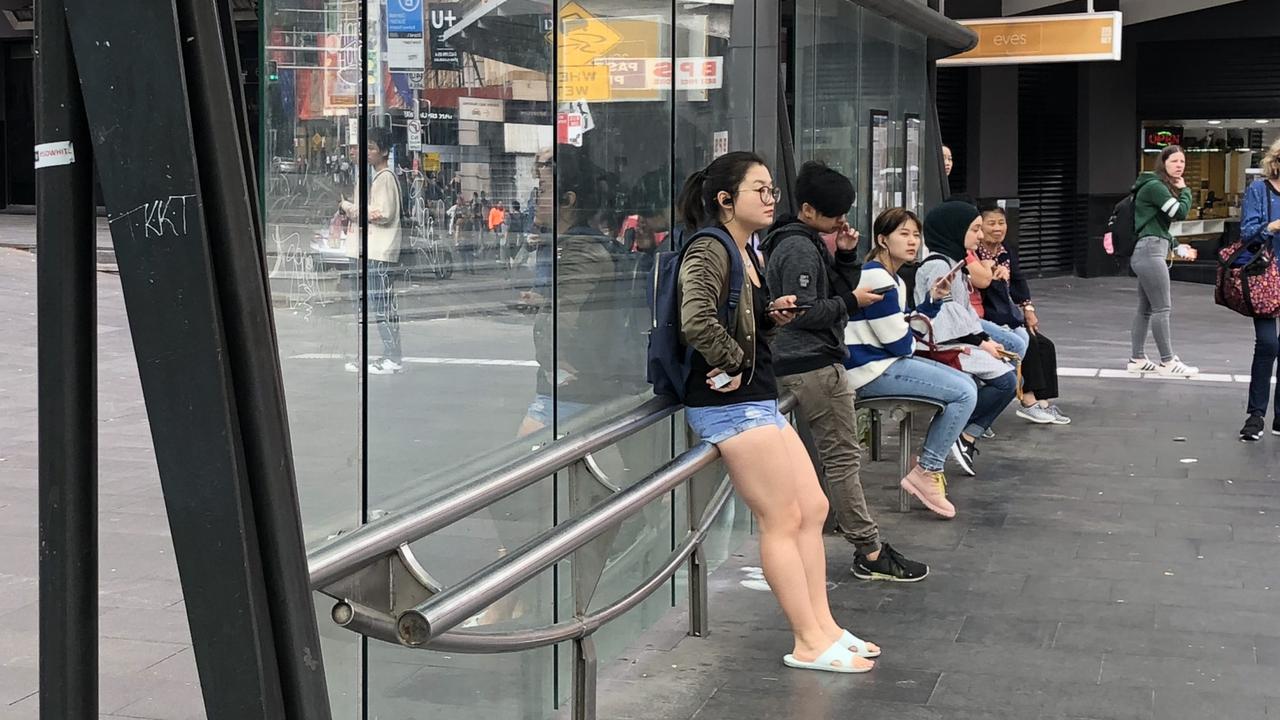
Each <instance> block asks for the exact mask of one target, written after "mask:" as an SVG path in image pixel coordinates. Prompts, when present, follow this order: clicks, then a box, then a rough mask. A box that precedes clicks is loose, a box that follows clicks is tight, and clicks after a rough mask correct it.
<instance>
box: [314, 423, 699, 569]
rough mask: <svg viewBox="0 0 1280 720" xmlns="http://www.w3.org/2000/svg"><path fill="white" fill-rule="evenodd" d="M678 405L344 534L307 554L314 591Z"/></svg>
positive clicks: (553, 448)
mask: <svg viewBox="0 0 1280 720" xmlns="http://www.w3.org/2000/svg"><path fill="white" fill-rule="evenodd" d="M678 409H679V406H678V405H676V404H674V403H672V402H671V401H670V400H669V399H667V398H663V397H655V398H652V399H650V400H648V401H647V402H645V403H644V404H642V405H640V406H639V407H637V408H635V409H634V410H632V411H630V412H627V413H624V414H622V415H620V416H618V417H617V418H615V419H614V420H612V421H610V422H608V423H606V424H604V425H603V426H601V427H599V428H597V429H595V430H593V431H591V432H588V433H584V434H582V435H579V436H576V437H569V438H565V439H563V440H560V441H557V442H556V443H554V444H552V445H550V446H548V447H546V448H544V449H542V450H539V451H538V452H536V453H534V454H532V455H530V456H529V457H527V458H524V459H522V460H520V461H519V462H517V463H513V464H511V465H508V466H507V467H504V468H499V469H497V470H494V471H492V472H490V473H488V474H487V475H484V476H482V477H481V478H480V479H479V480H477V481H475V482H472V483H468V484H466V485H464V486H462V487H458V488H452V489H450V490H448V491H446V492H443V493H439V494H437V495H434V496H432V497H430V498H427V499H425V500H422V501H421V502H418V503H417V504H415V505H413V506H411V507H409V508H408V509H406V510H404V511H402V512H398V513H395V514H393V515H387V516H385V517H383V518H380V519H378V520H377V521H375V522H372V523H369V524H367V525H363V526H361V527H359V528H357V529H355V530H353V531H352V532H350V533H347V534H345V535H340V536H339V537H338V538H337V539H335V540H334V541H333V542H332V543H329V544H328V545H325V546H323V547H320V548H318V549H316V550H314V551H313V552H311V553H309V554H308V555H307V565H308V566H309V569H310V573H311V587H312V588H313V589H319V588H322V587H325V586H327V585H330V584H332V583H334V582H337V581H338V580H341V579H342V578H344V577H346V576H347V575H350V574H351V573H353V572H355V571H356V570H359V569H360V568H362V567H364V566H365V565H367V564H369V563H370V562H373V561H374V560H376V559H378V558H379V557H382V556H383V555H387V554H389V553H392V552H395V551H396V548H398V547H399V546H400V545H402V544H404V543H408V542H413V541H414V540H418V539H420V538H422V537H425V536H427V535H430V534H431V533H433V532H435V531H436V530H439V529H441V528H443V527H446V526H448V525H450V524H452V523H454V522H457V521H458V520H460V519H462V518H464V517H466V516H467V515H470V514H471V513H473V512H475V511H477V510H481V509H483V508H485V507H488V506H489V505H492V504H493V503H495V502H497V501H498V500H501V499H502V498H504V497H507V496H508V495H511V494H513V493H515V492H518V491H520V490H522V489H524V488H526V487H528V486H530V485H532V484H534V483H536V482H538V481H539V480H541V479H543V478H545V477H547V476H549V475H551V474H552V473H555V472H557V471H559V470H561V469H563V468H565V467H566V466H568V465H570V464H571V463H574V462H576V461H578V460H580V459H581V458H582V457H583V456H584V455H586V454H587V453H590V452H595V451H597V450H601V449H603V448H606V447H609V446H610V445H613V444H614V443H616V442H617V441H619V440H621V439H622V438H625V437H627V436H629V435H632V434H634V433H636V432H639V431H640V430H643V429H644V428H647V427H649V426H650V425H653V424H655V423H657V422H660V421H661V420H663V419H665V418H667V417H669V416H671V415H672V414H673V413H675V412H676V410H678Z"/></svg>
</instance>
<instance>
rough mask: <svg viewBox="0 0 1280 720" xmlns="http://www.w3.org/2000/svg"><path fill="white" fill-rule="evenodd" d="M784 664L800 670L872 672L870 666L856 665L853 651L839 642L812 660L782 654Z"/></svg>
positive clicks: (852, 672)
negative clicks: (859, 666) (859, 667)
mask: <svg viewBox="0 0 1280 720" xmlns="http://www.w3.org/2000/svg"><path fill="white" fill-rule="evenodd" d="M782 664H784V665H786V666H787V667H791V668H796V669H798V670H823V671H825V672H834V673H851V674H857V673H865V672H871V668H870V667H868V668H865V669H858V668H856V667H854V666H853V653H852V652H850V651H849V649H848V648H846V647H844V646H843V645H841V644H840V643H839V642H836V643H833V644H832V645H831V647H829V648H827V651H826V652H824V653H822V654H821V655H819V656H818V657H817V659H816V660H813V661H812V662H804V661H802V660H797V659H796V658H795V656H794V655H792V654H790V653H787V654H786V655H783V656H782Z"/></svg>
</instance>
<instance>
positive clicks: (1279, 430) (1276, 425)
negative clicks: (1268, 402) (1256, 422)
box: [1271, 415, 1280, 435]
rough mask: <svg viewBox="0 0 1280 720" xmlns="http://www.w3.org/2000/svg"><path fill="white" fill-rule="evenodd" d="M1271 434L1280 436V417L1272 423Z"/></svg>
mask: <svg viewBox="0 0 1280 720" xmlns="http://www.w3.org/2000/svg"><path fill="white" fill-rule="evenodd" d="M1271 434H1272V435H1280V415H1276V417H1275V419H1274V420H1272V421H1271Z"/></svg>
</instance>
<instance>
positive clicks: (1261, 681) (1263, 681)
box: [1102, 654, 1276, 703]
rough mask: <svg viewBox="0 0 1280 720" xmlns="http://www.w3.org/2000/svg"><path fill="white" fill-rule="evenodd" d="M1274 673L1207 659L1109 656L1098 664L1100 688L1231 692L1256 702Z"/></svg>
mask: <svg viewBox="0 0 1280 720" xmlns="http://www.w3.org/2000/svg"><path fill="white" fill-rule="evenodd" d="M1275 678H1276V671H1275V669H1274V668H1269V667H1263V666H1260V665H1254V664H1252V663H1249V664H1238V665H1229V664H1226V663H1223V662H1217V661H1214V660H1211V659H1208V658H1199V659H1188V658H1169V657H1164V658H1157V657H1142V656H1136V655H1121V654H1109V655H1107V656H1106V658H1104V660H1103V663H1102V685H1104V686H1110V685H1123V686H1134V685H1141V686H1145V687H1153V688H1156V689H1157V690H1159V689H1161V688H1168V689H1177V690H1199V691H1202V692H1213V693H1231V694H1234V695H1236V696H1239V697H1254V698H1256V699H1257V700H1259V703H1261V699H1262V698H1263V697H1264V696H1265V695H1266V693H1268V692H1272V688H1273V687H1274V681H1275Z"/></svg>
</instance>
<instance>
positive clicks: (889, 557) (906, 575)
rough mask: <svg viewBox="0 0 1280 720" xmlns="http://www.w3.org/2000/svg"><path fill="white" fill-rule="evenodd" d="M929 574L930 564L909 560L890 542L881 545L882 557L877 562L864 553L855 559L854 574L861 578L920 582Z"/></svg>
mask: <svg viewBox="0 0 1280 720" xmlns="http://www.w3.org/2000/svg"><path fill="white" fill-rule="evenodd" d="M928 575H929V566H928V565H925V564H924V563H920V562H916V561H915V560H908V559H907V558H905V557H903V556H902V553H900V552H898V551H897V550H894V549H893V547H892V546H890V545H889V543H885V544H883V545H881V546H880V558H879V559H877V560H876V561H875V562H872V561H871V560H868V559H867V556H866V555H863V554H862V553H858V554H857V556H856V557H855V558H854V560H853V576H854V577H856V578H858V579H859V580H887V581H889V582H920V581H921V580H923V579H925V578H926V577H927V576H928Z"/></svg>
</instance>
